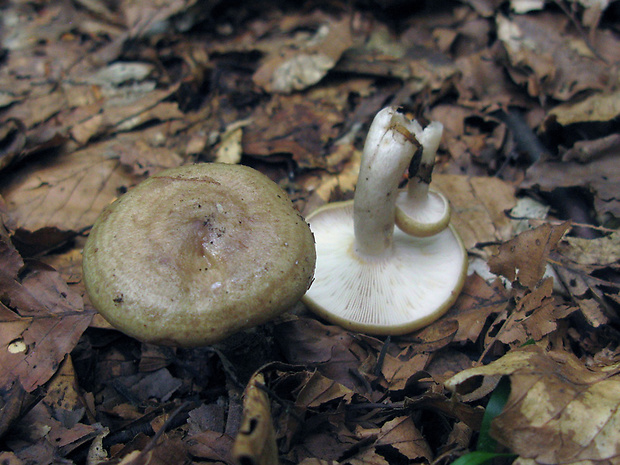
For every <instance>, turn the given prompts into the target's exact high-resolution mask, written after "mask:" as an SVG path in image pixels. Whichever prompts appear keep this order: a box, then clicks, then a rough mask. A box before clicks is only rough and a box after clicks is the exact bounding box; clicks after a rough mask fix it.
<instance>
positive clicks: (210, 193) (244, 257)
mask: <svg viewBox="0 0 620 465" xmlns="http://www.w3.org/2000/svg"><path fill="white" fill-rule="evenodd" d="M314 263H315V251H314V241H313V237H312V234H311V232H310V229H309V227H308V225H307V223H306V222H305V220H304V219H303V218H302V217H301V216H300V215H299V214H298V212H297V211H296V210H295V209H294V208H293V205H292V203H291V201H290V199H289V198H288V196H287V195H286V194H285V193H284V192H283V191H282V190H281V189H280V188H279V187H278V186H277V185H276V184H275V183H274V182H273V181H271V180H270V179H269V178H268V177H266V176H265V175H263V174H261V173H259V172H258V171H256V170H254V169H252V168H248V167H245V166H241V165H224V164H217V163H207V164H198V165H186V166H182V167H179V168H174V169H171V170H166V171H163V172H160V173H158V174H156V175H154V176H152V177H151V178H149V179H147V180H146V181H144V182H142V183H141V184H139V185H138V186H136V187H135V188H133V189H132V190H130V191H129V192H128V193H127V194H125V195H123V196H122V197H120V198H119V199H118V200H116V201H115V202H114V203H113V204H111V205H110V206H108V207H107V208H106V209H105V210H104V212H103V213H102V214H101V215H100V217H99V218H98V219H97V221H96V222H95V225H94V226H93V229H92V231H91V233H90V235H89V238H88V241H87V243H86V245H85V247H84V255H83V267H84V279H85V285H86V289H87V291H88V294H89V297H90V299H91V301H92V303H93V305H94V306H95V308H97V309H98V310H99V312H100V313H101V314H102V315H103V316H104V318H106V319H107V320H108V321H109V322H110V323H111V324H112V325H113V326H115V327H116V328H118V329H120V330H121V331H123V332H125V333H126V334H129V335H130V336H133V337H136V338H137V339H140V340H143V341H147V342H153V343H159V344H166V345H176V346H197V345H205V344H211V343H214V342H217V341H218V340H221V339H223V338H225V337H226V336H228V335H230V334H233V333H234V332H237V331H239V330H240V329H243V328H246V327H250V326H254V325H257V324H261V323H264V322H265V321H268V320H269V319H271V318H273V317H274V316H276V315H277V314H279V313H281V312H282V311H285V310H286V309H288V308H290V306H292V305H293V304H294V303H295V302H296V301H297V300H299V299H300V298H301V296H302V295H303V294H304V293H305V291H306V290H307V288H308V286H309V284H310V282H311V279H312V276H313V271H314Z"/></svg>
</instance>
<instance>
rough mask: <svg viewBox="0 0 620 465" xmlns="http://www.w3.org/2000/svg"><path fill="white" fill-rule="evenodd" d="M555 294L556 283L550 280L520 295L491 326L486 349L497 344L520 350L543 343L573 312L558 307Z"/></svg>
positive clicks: (562, 306)
mask: <svg viewBox="0 0 620 465" xmlns="http://www.w3.org/2000/svg"><path fill="white" fill-rule="evenodd" d="M552 293H553V279H552V278H547V279H545V280H543V281H542V283H541V284H540V285H539V286H538V287H536V288H535V289H532V290H527V291H525V293H524V294H523V295H517V296H516V302H515V307H514V308H511V309H510V312H506V313H504V314H500V315H499V316H498V318H497V320H496V321H495V322H494V323H493V325H492V326H491V328H490V330H489V331H488V333H487V337H486V338H485V346H486V347H490V346H491V344H492V342H493V341H494V340H499V341H501V342H503V343H504V344H510V345H513V346H521V345H523V344H525V343H526V342H527V341H530V340H534V341H540V340H541V339H542V338H543V337H544V336H546V335H548V334H549V333H551V332H552V331H554V330H555V329H556V328H557V320H558V319H561V318H565V317H566V316H567V315H569V314H570V313H572V311H573V310H574V309H573V308H569V307H566V306H565V305H558V303H557V302H556V300H555V299H554V298H553V296H552ZM491 334H493V335H492V336H491Z"/></svg>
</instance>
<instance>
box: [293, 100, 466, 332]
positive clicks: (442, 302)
mask: <svg viewBox="0 0 620 465" xmlns="http://www.w3.org/2000/svg"><path fill="white" fill-rule="evenodd" d="M441 130H442V129H441V126H440V125H439V126H438V125H437V124H435V125H431V126H429V127H428V128H427V129H425V130H424V131H422V129H421V127H420V126H419V124H418V123H417V122H415V121H411V120H409V119H408V118H407V117H406V116H405V115H404V114H403V113H402V112H401V111H400V110H399V109H397V108H393V107H388V108H385V109H383V110H382V111H380V112H379V113H378V114H377V116H376V117H375V119H374V120H373V123H372V125H371V127H370V129H369V131H368V137H367V139H366V143H365V146H364V151H363V154H362V161H361V166H360V173H359V177H358V184H357V187H356V191H355V196H354V199H353V201H347V202H336V203H333V204H327V205H325V206H324V207H321V208H319V209H317V210H316V211H315V212H313V213H311V214H310V215H309V216H308V217H307V220H308V222H309V223H310V228H311V230H312V232H313V233H314V236H315V241H316V250H317V264H316V271H315V278H314V282H313V284H312V286H311V287H310V289H309V290H308V292H307V293H306V295H305V296H304V297H303V301H304V302H305V303H306V304H307V305H308V307H309V308H310V309H311V310H313V311H314V312H315V313H317V314H318V315H320V316H322V317H324V318H325V319H327V320H329V321H331V322H333V323H336V324H339V325H341V326H343V327H344V328H347V329H352V330H356V331H362V332H366V333H370V334H377V335H398V334H405V333H408V332H411V331H413V330H415V329H418V328H420V327H422V326H424V325H427V324H429V323H430V322H432V321H433V320H435V319H437V318H439V317H440V316H441V315H442V314H443V313H444V312H445V311H446V310H447V309H448V308H449V307H450V305H451V304H452V303H453V302H454V301H455V299H456V297H457V296H458V294H459V292H460V290H461V288H462V285H463V282H464V277H465V273H466V269H467V260H466V252H465V249H464V247H463V244H462V241H461V239H460V237H459V236H458V234H457V232H456V231H455V229H454V228H453V227H452V226H451V225H448V224H447V223H445V226H444V225H443V224H442V223H443V222H444V221H445V220H443V216H444V213H443V212H442V213H441V214H440V215H435V216H432V215H430V214H429V213H427V214H426V217H427V218H428V217H429V216H430V219H429V220H428V221H427V222H428V223H429V224H431V227H430V229H433V231H431V232H430V233H428V231H427V232H426V233H424V234H419V231H420V229H424V228H421V227H419V225H417V224H415V223H421V222H422V221H418V220H415V218H416V216H415V215H416V212H415V208H414V209H413V210H414V212H413V213H412V214H409V215H406V214H405V213H403V216H407V217H411V218H413V219H412V220H411V221H410V223H411V224H413V226H412V227H411V228H410V229H411V232H413V233H414V234H417V236H420V235H423V236H425V237H416V236H414V235H411V234H409V232H410V231H404V230H402V229H400V228H396V227H395V220H396V216H397V211H399V210H403V207H401V206H399V207H397V203H396V202H397V197H398V196H399V191H398V185H399V182H400V180H401V179H402V176H403V174H404V172H405V170H407V168H408V167H410V166H412V165H415V163H413V164H412V158H413V156H414V154H415V153H416V149H417V148H418V147H419V146H420V145H421V146H422V148H423V153H422V157H423V159H422V162H423V163H426V164H428V161H429V160H431V159H432V160H434V158H435V152H436V150H437V147H438V145H439V138H440V137H441ZM423 163H420V165H422V164H423ZM430 166H431V170H432V163H431V165H430ZM415 174H416V172H415V170H414V173H413V175H414V177H415ZM429 179H430V173H429V175H425V176H424V178H423V181H422V182H421V183H422V184H428V182H426V181H427V180H429ZM418 187H420V186H418ZM418 187H415V188H414V190H416V191H417V189H418ZM421 187H422V192H415V195H416V196H417V195H418V194H420V197H425V196H427V192H428V191H427V190H425V188H424V186H421ZM406 195H407V194H405V198H404V199H403V202H404V203H403V205H406V206H407V207H406V208H408V207H409V205H419V204H420V203H419V202H417V201H414V202H411V201H410V200H408V199H407V198H406ZM422 200H423V202H422V204H423V203H424V198H423V199H422ZM433 202H434V201H433ZM448 215H449V213H448ZM423 216H424V215H423ZM425 221H426V220H425ZM404 229H408V228H406V227H405V228H404Z"/></svg>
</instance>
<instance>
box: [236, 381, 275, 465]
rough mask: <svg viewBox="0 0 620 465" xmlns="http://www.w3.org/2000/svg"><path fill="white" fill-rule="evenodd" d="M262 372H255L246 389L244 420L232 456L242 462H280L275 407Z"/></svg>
mask: <svg viewBox="0 0 620 465" xmlns="http://www.w3.org/2000/svg"><path fill="white" fill-rule="evenodd" d="M264 385H265V378H264V376H263V375H262V373H257V374H255V375H254V376H253V377H252V379H251V380H250V381H249V383H248V385H247V387H246V389H245V394H244V395H245V398H244V401H243V420H242V422H241V428H240V429H239V432H238V433H237V437H236V438H235V443H234V445H233V448H232V456H233V457H234V459H235V461H236V462H237V463H238V464H239V465H245V464H247V465H250V464H252V465H277V464H278V463H279V461H278V446H277V445H276V437H275V431H274V428H273V420H272V419H271V408H270V402H269V397H268V396H267V393H266V392H265V391H264V390H263V389H261V388H262V387H263V386H264Z"/></svg>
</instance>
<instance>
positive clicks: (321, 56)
mask: <svg viewBox="0 0 620 465" xmlns="http://www.w3.org/2000/svg"><path fill="white" fill-rule="evenodd" d="M352 43H353V42H352V38H351V28H350V19H349V18H346V17H345V18H344V19H342V20H340V21H338V22H327V23H324V24H321V25H320V26H319V27H318V29H317V31H316V33H315V34H314V35H313V36H312V37H308V38H306V40H305V41H304V42H303V43H301V44H300V43H297V44H294V45H291V46H289V47H288V48H286V49H284V50H276V51H275V53H273V54H271V55H270V56H269V57H268V58H267V59H266V60H265V62H264V63H263V64H262V65H261V66H260V67H259V68H258V70H256V72H255V73H254V77H253V80H254V82H255V83H256V84H257V85H259V86H261V87H262V88H264V89H265V90H267V91H269V92H283V93H290V92H293V91H299V90H303V89H305V88H307V87H309V86H312V85H314V84H316V83H317V82H319V81H320V80H321V79H322V78H323V77H324V76H325V75H326V74H327V73H328V71H330V70H331V69H332V68H333V67H334V65H335V64H336V63H337V62H338V60H339V59H340V56H341V55H342V53H343V52H344V51H345V50H346V49H348V48H349V47H350V46H351V45H352Z"/></svg>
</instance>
